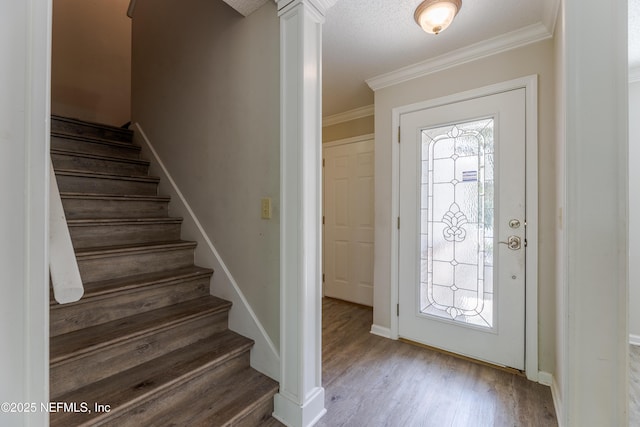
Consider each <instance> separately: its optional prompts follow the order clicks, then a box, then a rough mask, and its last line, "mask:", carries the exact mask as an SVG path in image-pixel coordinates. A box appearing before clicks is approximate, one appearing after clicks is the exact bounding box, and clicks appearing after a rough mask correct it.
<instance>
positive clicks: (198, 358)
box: [51, 330, 253, 426]
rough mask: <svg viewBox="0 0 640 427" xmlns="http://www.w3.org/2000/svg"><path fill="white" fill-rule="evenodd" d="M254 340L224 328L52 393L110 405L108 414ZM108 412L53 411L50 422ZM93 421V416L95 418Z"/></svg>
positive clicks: (224, 358)
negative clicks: (69, 389)
mask: <svg viewBox="0 0 640 427" xmlns="http://www.w3.org/2000/svg"><path fill="white" fill-rule="evenodd" d="M252 345H253V341H251V340H249V339H248V338H245V337H243V336H241V335H238V334H236V333H234V332H232V331H229V330H226V331H224V332H221V333H219V334H216V335H213V336H211V337H209V338H205V339H202V340H200V341H197V342H196V343H194V344H191V345H188V346H185V347H182V348H180V349H178V350H175V351H173V352H170V353H167V354H165V355H163V356H160V357H158V358H156V359H153V360H150V361H148V362H145V363H143V364H141V365H138V366H136V367H134V368H131V369H128V370H126V371H123V372H120V373H118V374H116V375H113V376H111V377H108V378H105V379H103V380H100V381H98V382H96V383H93V384H90V385H88V386H86V387H83V388H80V389H78V390H74V391H72V392H70V393H67V394H65V395H63V396H59V397H54V399H55V400H56V401H63V402H91V404H90V405H91V406H93V405H92V404H93V403H94V402H96V403H105V404H109V405H111V411H110V412H109V414H108V415H109V416H113V415H117V414H116V413H117V412H120V411H124V410H126V409H129V408H131V407H133V406H135V405H136V404H139V403H142V402H144V401H145V399H148V398H150V397H152V396H153V395H155V394H156V393H159V392H162V391H163V390H170V389H171V388H172V387H177V386H179V385H180V384H182V383H185V382H187V381H188V380H189V379H191V378H194V377H195V376H197V375H200V374H201V373H202V372H204V371H206V370H208V369H212V368H214V367H215V366H216V365H220V364H222V363H224V362H225V361H227V360H229V359H231V358H233V357H236V356H238V355H239V354H241V353H243V352H246V351H248V350H249V348H250V347H251V346H252ZM101 415H102V416H105V415H107V414H100V413H92V414H78V413H75V414H74V413H70V412H68V413H65V412H60V413H56V414H52V416H51V425H52V426H57V425H60V426H67V425H69V423H70V422H73V423H74V425H77V424H76V423H78V422H80V421H84V422H89V421H91V420H92V419H95V418H97V417H100V416H101ZM94 422H95V420H94Z"/></svg>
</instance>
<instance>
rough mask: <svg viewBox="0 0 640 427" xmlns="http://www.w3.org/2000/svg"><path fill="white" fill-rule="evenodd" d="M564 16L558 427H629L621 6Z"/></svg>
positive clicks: (588, 3)
mask: <svg viewBox="0 0 640 427" xmlns="http://www.w3.org/2000/svg"><path fill="white" fill-rule="evenodd" d="M563 7H564V17H565V22H564V28H565V43H566V44H565V49H564V63H565V68H564V81H565V88H564V94H563V96H564V100H565V105H566V111H565V115H566V117H565V119H566V131H565V138H566V140H565V143H566V146H565V154H566V156H565V161H564V166H565V174H566V175H565V180H566V181H565V193H564V194H565V203H566V210H565V218H564V224H565V230H564V234H563V238H564V247H565V249H566V253H565V256H564V262H563V267H564V269H565V270H564V271H565V280H564V283H563V286H564V294H565V295H566V302H565V303H564V306H562V307H561V310H560V311H559V312H560V315H563V316H564V319H563V321H562V322H561V324H564V325H566V326H565V328H566V329H565V330H564V336H565V337H566V342H565V343H564V345H565V346H566V347H565V349H566V352H565V353H564V354H565V360H561V361H559V365H560V370H561V371H563V379H562V381H561V382H562V384H563V385H562V401H563V405H564V406H565V408H564V411H563V412H564V413H563V414H561V419H560V423H561V425H563V424H564V425H566V426H569V427H571V426H605V425H607V426H614V425H615V426H622V425H628V421H627V415H626V411H627V410H626V408H627V402H628V394H627V357H628V356H627V354H628V342H627V340H628V334H627V301H626V297H627V221H628V218H627V184H628V173H627V147H628V143H627V129H628V126H627V117H628V116H627V107H628V106H627V90H628V88H627V84H628V79H627V67H628V65H627V1H626V0H611V1H606V2H603V1H601V0H566V1H564V2H563Z"/></svg>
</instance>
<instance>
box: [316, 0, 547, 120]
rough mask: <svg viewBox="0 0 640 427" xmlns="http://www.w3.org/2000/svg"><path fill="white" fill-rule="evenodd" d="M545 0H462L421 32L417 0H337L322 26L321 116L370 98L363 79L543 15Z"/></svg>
mask: <svg viewBox="0 0 640 427" xmlns="http://www.w3.org/2000/svg"><path fill="white" fill-rule="evenodd" d="M546 1H547V0H535V1H532V0H463V4H462V8H461V10H460V12H459V13H458V16H457V17H456V19H455V20H454V21H453V24H451V26H450V27H449V28H448V29H447V30H446V31H443V32H442V33H441V34H439V35H437V36H434V35H431V34H426V33H425V32H424V31H422V30H421V29H420V27H419V26H418V25H417V24H416V23H415V21H414V20H413V13H414V10H415V8H416V6H417V5H418V4H420V2H421V0H339V1H338V2H337V3H336V5H335V6H334V7H332V8H331V9H329V11H328V12H327V18H326V22H325V24H324V26H323V82H324V90H323V116H329V115H333V114H336V113H341V112H344V111H348V110H351V109H354V108H357V107H361V106H363V105H367V104H371V103H373V92H372V91H371V90H370V89H369V87H368V86H367V84H366V83H365V80H366V79H368V78H371V77H375V76H378V75H380V74H383V73H387V72H390V71H393V70H396V69H398V68H401V67H403V66H407V65H410V64H414V63H417V62H421V61H424V60H427V59H429V58H433V57H435V56H438V55H442V54H444V53H447V52H450V51H452V50H455V49H459V48H462V47H466V46H468V45H471V44H473V43H477V42H479V41H482V40H486V39H489V38H491V37H495V36H498V35H501V34H504V33H507V32H510V31H513V30H516V29H519V28H522V27H526V26H528V25H532V24H535V23H538V22H541V21H543V18H544V14H545V2H546Z"/></svg>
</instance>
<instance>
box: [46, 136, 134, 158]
mask: <svg viewBox="0 0 640 427" xmlns="http://www.w3.org/2000/svg"><path fill="white" fill-rule="evenodd" d="M51 148H55V149H59V150H68V151H74V152H77V153H86V154H95V155H98V156H113V157H122V158H125V159H138V158H139V157H140V149H139V147H136V146H134V145H131V147H130V148H129V147H127V146H121V145H112V144H103V143H99V142H96V141H85V140H81V139H71V138H65V137H62V136H56V135H51Z"/></svg>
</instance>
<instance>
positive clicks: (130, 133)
mask: <svg viewBox="0 0 640 427" xmlns="http://www.w3.org/2000/svg"><path fill="white" fill-rule="evenodd" d="M51 119H52V121H58V122H66V123H72V124H77V125H81V126H87V127H93V128H96V129H104V130H108V131H109V132H115V133H120V134H122V135H124V136H126V137H129V138H131V137H133V131H132V130H131V129H125V128H121V127H118V126H112V125H105V124H104V123H97V122H90V121H86V120H80V119H75V118H72V117H63V116H58V115H55V114H52V115H51Z"/></svg>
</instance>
